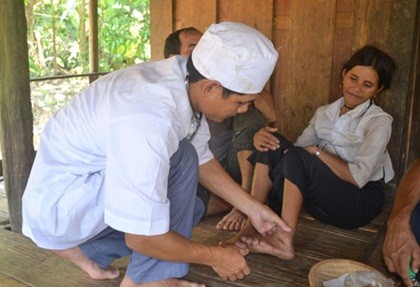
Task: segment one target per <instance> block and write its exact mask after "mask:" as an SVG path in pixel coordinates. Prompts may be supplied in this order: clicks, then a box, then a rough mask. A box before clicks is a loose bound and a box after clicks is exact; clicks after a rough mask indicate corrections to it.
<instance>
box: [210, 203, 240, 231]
mask: <svg viewBox="0 0 420 287" xmlns="http://www.w3.org/2000/svg"><path fill="white" fill-rule="evenodd" d="M245 222H246V217H245V215H244V214H242V212H240V211H239V210H237V209H236V208H232V210H231V211H230V212H229V213H228V214H226V215H225V216H224V217H223V218H222V220H220V221H219V223H217V225H216V228H217V229H220V230H227V231H238V230H241V229H242V227H243V226H244V225H245Z"/></svg>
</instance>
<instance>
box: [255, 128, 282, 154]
mask: <svg viewBox="0 0 420 287" xmlns="http://www.w3.org/2000/svg"><path fill="white" fill-rule="evenodd" d="M275 132H277V128H271V127H263V128H261V129H260V130H259V131H258V132H256V133H255V135H254V147H255V148H256V149H257V151H260V152H264V151H268V150H276V149H278V148H279V147H280V141H279V140H278V138H277V137H276V136H275V135H274V134H273V133H275Z"/></svg>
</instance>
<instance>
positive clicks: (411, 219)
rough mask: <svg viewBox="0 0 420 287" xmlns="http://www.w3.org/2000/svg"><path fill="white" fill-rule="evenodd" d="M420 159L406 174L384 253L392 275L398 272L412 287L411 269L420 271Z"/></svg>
mask: <svg viewBox="0 0 420 287" xmlns="http://www.w3.org/2000/svg"><path fill="white" fill-rule="evenodd" d="M419 243H420V157H417V158H416V159H415V160H414V161H413V162H412V163H411V165H410V167H409V168H408V169H407V171H406V172H405V174H404V176H403V178H402V179H401V182H400V184H399V186H398V189H397V194H396V196H395V202H394V206H393V208H392V212H391V215H390V216H389V218H388V223H387V230H386V234H385V241H384V244H383V246H382V252H383V256H384V260H385V263H386V265H387V266H388V269H389V271H391V272H396V273H397V274H398V275H400V276H401V278H402V279H403V281H404V284H405V285H406V286H408V287H412V286H413V283H412V282H411V280H410V276H409V272H408V271H409V266H410V263H411V267H412V270H413V271H414V272H415V273H418V272H419V268H420V247H419Z"/></svg>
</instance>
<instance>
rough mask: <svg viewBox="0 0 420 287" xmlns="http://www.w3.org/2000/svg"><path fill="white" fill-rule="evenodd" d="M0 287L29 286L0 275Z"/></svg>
mask: <svg viewBox="0 0 420 287" xmlns="http://www.w3.org/2000/svg"><path fill="white" fill-rule="evenodd" d="M0 286H4V287H6V286H7V287H25V286H29V285H26V284H24V283H22V282H19V281H17V280H15V279H13V278H11V277H9V276H6V275H3V274H1V273H0Z"/></svg>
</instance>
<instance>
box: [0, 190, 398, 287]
mask: <svg viewBox="0 0 420 287" xmlns="http://www.w3.org/2000/svg"><path fill="white" fill-rule="evenodd" d="M388 199H391V197H388ZM391 205H392V202H391V201H390V200H387V201H386V206H385V208H384V210H383V212H382V213H381V214H380V215H379V216H378V217H377V218H376V219H375V220H374V221H373V222H372V223H370V224H368V225H367V226H365V227H364V228H360V229H356V230H343V229H339V228H336V227H333V226H329V225H325V224H322V223H320V222H318V221H316V220H314V219H313V218H312V217H311V216H309V215H308V214H306V213H305V212H302V213H301V217H300V220H299V224H298V228H297V232H296V237H295V245H294V246H295V252H296V256H295V258H294V259H293V260H291V261H284V260H280V259H278V258H276V257H273V256H268V255H262V254H249V255H248V256H247V262H248V265H249V266H250V268H251V271H252V273H251V275H249V276H247V277H246V278H244V279H242V280H238V281H236V282H228V281H223V280H221V279H220V278H218V277H217V275H216V273H215V272H214V271H213V270H212V269H211V268H210V267H208V266H202V265H197V264H192V265H191V269H190V272H189V274H188V275H187V277H186V279H188V280H192V281H196V282H201V283H205V284H206V286H208V287H209V286H210V287H211V286H215V287H224V286H226V287H227V286H241V287H244V286H302V287H303V286H307V284H308V283H307V274H308V272H309V270H310V268H311V267H312V265H313V264H315V263H317V262H319V261H320V260H323V259H329V258H348V259H353V260H355V259H359V258H362V259H363V260H366V261H367V262H368V264H372V265H374V267H375V268H378V266H379V267H381V264H382V267H381V268H382V269H381V270H383V269H384V268H385V267H384V266H383V263H382V262H381V261H379V262H377V261H375V260H379V259H375V260H373V261H372V260H371V254H372V253H373V252H376V248H377V245H378V244H379V243H378V242H379V241H380V240H381V239H382V237H383V233H379V231H380V230H383V227H384V225H385V221H386V218H387V216H388V214H389V212H390V207H391ZM222 216H223V214H219V215H215V216H209V217H205V218H204V219H203V220H202V221H201V222H200V224H199V225H198V226H197V227H196V228H194V229H193V240H195V241H197V242H201V243H205V244H209V245H214V246H216V245H218V244H219V242H220V241H223V240H226V239H229V238H231V237H232V236H234V234H235V233H233V232H226V231H219V230H217V229H216V227H215V226H216V223H217V222H218V221H219V220H220V219H221V218H222ZM375 221H376V222H375ZM366 252H368V253H366ZM375 256H376V253H375ZM127 263H128V258H123V259H120V260H117V261H116V262H114V263H113V265H114V266H115V267H117V268H119V269H120V270H121V272H122V275H121V276H120V278H119V279H115V280H104V281H96V280H92V279H90V278H89V277H88V276H87V275H86V274H85V273H84V272H83V271H81V270H79V269H78V268H77V267H76V266H75V265H73V264H71V263H70V262H68V261H65V260H63V259H61V258H58V257H56V256H55V255H53V254H52V253H51V252H49V251H46V250H42V249H40V248H38V247H36V246H35V245H34V244H33V243H32V242H31V241H30V240H29V239H27V238H25V237H23V236H22V235H20V234H17V233H12V232H10V231H7V230H4V229H0V283H1V282H2V281H1V280H3V281H4V282H8V281H10V282H13V283H12V284H14V283H15V282H22V284H27V285H28V286H33V287H38V286H39V287H49V286H56V284H57V282H60V286H69V287H70V286H84V287H96V286H105V287H113V286H115V287H116V286H118V285H119V281H120V280H121V278H122V276H123V274H124V272H125V270H126V266H127ZM2 277H3V278H2ZM6 280H7V281H6ZM61 282H63V283H62V284H61ZM0 286H2V285H0ZM6 286H8V285H6ZM11 286H13V285H11ZM17 286H26V285H17Z"/></svg>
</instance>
